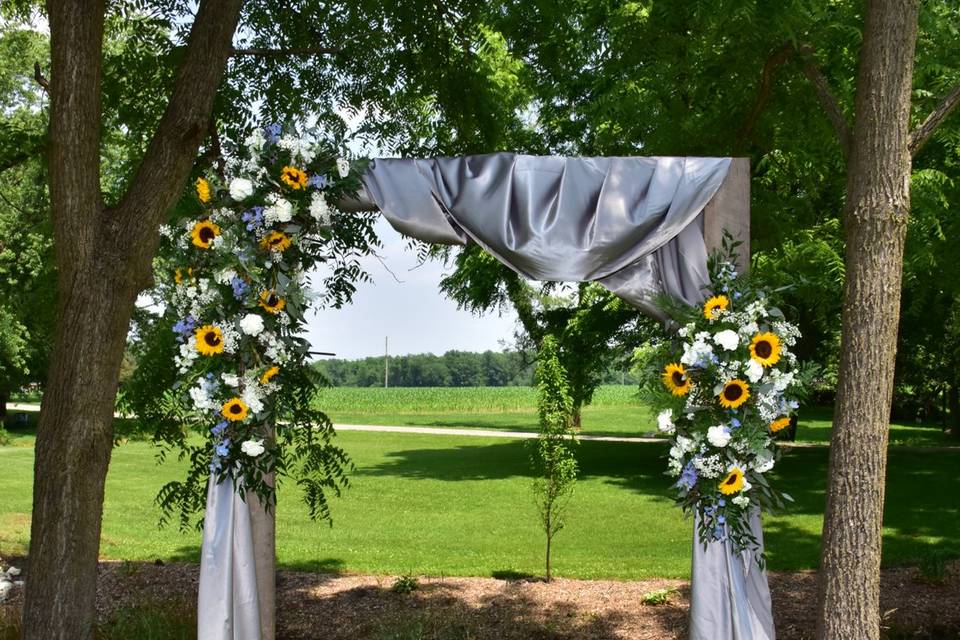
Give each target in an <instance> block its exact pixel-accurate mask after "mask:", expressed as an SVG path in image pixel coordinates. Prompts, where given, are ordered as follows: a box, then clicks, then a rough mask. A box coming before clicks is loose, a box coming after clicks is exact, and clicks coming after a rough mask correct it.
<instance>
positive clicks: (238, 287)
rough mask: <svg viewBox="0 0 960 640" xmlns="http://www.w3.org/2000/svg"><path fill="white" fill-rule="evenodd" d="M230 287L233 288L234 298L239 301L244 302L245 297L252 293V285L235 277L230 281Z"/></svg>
mask: <svg viewBox="0 0 960 640" xmlns="http://www.w3.org/2000/svg"><path fill="white" fill-rule="evenodd" d="M230 286H232V287H233V297H234V298H236V299H237V300H243V297H244V296H245V295H247V294H248V293H249V292H250V285H249V284H247V283H246V281H244V280H243V279H242V278H238V277H237V276H233V279H232V280H230Z"/></svg>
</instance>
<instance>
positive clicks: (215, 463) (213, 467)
mask: <svg viewBox="0 0 960 640" xmlns="http://www.w3.org/2000/svg"><path fill="white" fill-rule="evenodd" d="M221 469H223V465H222V464H220V458H214V459H213V460H211V461H210V472H211V473H215V472H217V471H220V470H221Z"/></svg>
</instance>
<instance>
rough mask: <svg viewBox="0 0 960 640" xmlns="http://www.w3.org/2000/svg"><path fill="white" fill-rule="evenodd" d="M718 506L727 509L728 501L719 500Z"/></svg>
mask: <svg viewBox="0 0 960 640" xmlns="http://www.w3.org/2000/svg"><path fill="white" fill-rule="evenodd" d="M717 505H718V506H721V507H725V506H727V501H726V500H724V499H723V498H720V499H719V500H717Z"/></svg>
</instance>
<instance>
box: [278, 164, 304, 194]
mask: <svg viewBox="0 0 960 640" xmlns="http://www.w3.org/2000/svg"><path fill="white" fill-rule="evenodd" d="M280 181H281V182H283V184H285V185H287V186H288V187H290V188H291V189H294V190H298V189H303V188H304V187H305V186H307V174H305V173H304V172H303V171H300V169H297V168H296V167H290V166H287V167H284V168H283V171H281V172H280Z"/></svg>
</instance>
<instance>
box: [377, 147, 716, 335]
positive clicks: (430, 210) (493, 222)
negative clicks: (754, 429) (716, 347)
mask: <svg viewBox="0 0 960 640" xmlns="http://www.w3.org/2000/svg"><path fill="white" fill-rule="evenodd" d="M729 165H730V159H729V158H668V157H655V158H632V157H630V158H563V157H554V156H527V155H519V154H513V153H493V154H487V155H479V156H466V157H459V158H430V159H425V160H408V159H381V160H375V161H373V163H372V164H371V166H370V168H369V170H368V171H367V174H366V175H365V176H364V186H365V187H366V191H367V194H368V196H369V198H370V199H371V200H372V201H373V203H375V204H376V205H377V207H378V208H379V209H380V211H382V212H383V214H384V216H385V217H386V218H387V220H389V222H390V224H391V225H393V227H394V228H395V229H397V230H398V231H400V232H401V233H404V234H406V235H408V236H411V237H414V238H418V239H420V240H424V241H426V242H432V243H441V244H464V243H466V242H467V241H468V240H472V241H474V242H476V243H477V244H479V245H480V246H482V247H483V248H484V249H486V250H487V251H489V252H490V253H491V254H493V255H494V256H495V257H497V258H498V259H499V260H500V261H501V262H503V263H504V264H506V265H507V266H509V267H510V268H512V269H514V270H515V271H517V272H518V273H520V274H522V275H524V276H526V277H527V278H530V279H532V280H550V281H558V282H579V281H588V280H595V281H597V282H599V283H600V284H601V285H603V286H604V287H606V288H607V289H609V290H611V291H613V292H614V293H616V294H617V295H619V296H621V297H622V298H624V299H625V300H627V301H629V302H630V303H632V304H634V305H635V306H637V307H640V308H641V309H643V310H644V311H646V312H647V313H650V314H652V315H655V316H657V317H662V316H661V314H660V313H659V311H658V310H657V309H656V307H655V306H654V305H653V304H651V302H650V299H651V296H652V295H653V294H655V293H657V292H661V291H665V292H667V293H669V294H671V295H673V296H675V297H677V298H680V299H682V300H685V301H687V302H689V303H694V302H696V301H698V300H699V299H700V296H701V288H702V287H703V285H704V284H706V282H707V281H708V274H707V251H706V247H705V245H704V241H703V226H702V225H703V222H702V219H701V218H700V214H701V212H702V211H703V207H704V205H706V204H707V202H709V201H710V198H712V197H713V194H714V193H716V191H717V189H719V188H720V184H721V183H722V182H723V178H724V176H726V173H727V169H728V168H729Z"/></svg>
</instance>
